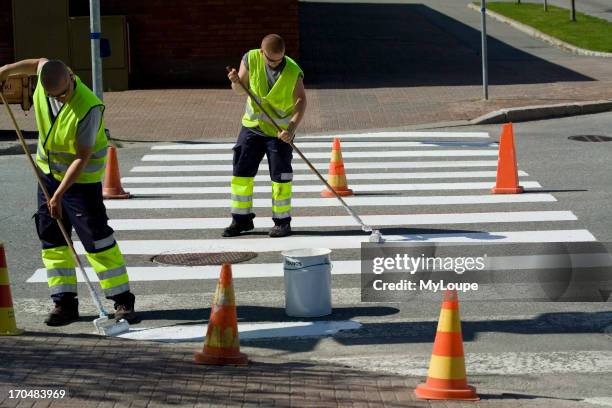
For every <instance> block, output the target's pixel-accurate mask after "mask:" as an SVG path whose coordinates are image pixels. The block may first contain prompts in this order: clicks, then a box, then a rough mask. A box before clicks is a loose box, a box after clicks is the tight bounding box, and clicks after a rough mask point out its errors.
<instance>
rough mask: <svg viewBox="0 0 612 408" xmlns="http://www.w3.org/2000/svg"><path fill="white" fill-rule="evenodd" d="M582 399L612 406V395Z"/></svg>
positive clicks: (590, 402)
mask: <svg viewBox="0 0 612 408" xmlns="http://www.w3.org/2000/svg"><path fill="white" fill-rule="evenodd" d="M582 401H584V402H586V403H588V404H592V405H598V406H600V407H612V397H594V398H587V399H583V400H582Z"/></svg>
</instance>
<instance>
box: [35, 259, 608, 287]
mask: <svg viewBox="0 0 612 408" xmlns="http://www.w3.org/2000/svg"><path fill="white" fill-rule="evenodd" d="M569 261H570V262H571V266H573V267H574V268H600V267H609V266H612V255H610V254H609V253H589V254H569ZM485 265H486V270H492V271H507V270H528V269H535V270H541V269H544V268H546V269H553V268H564V267H567V266H569V265H570V264H569V263H568V257H567V256H565V255H520V256H503V257H493V256H491V257H487V258H486V261H485ZM85 270H86V272H87V276H88V277H89V279H90V280H91V281H92V282H98V277H97V275H96V273H95V272H94V270H93V269H92V268H85ZM331 273H332V275H358V274H360V273H361V261H359V260H357V261H333V268H332V269H331ZM128 274H129V276H130V281H132V282H153V281H167V280H172V281H174V280H191V279H193V280H198V279H217V278H218V277H219V267H218V266H170V265H169V266H148V267H146V266H143V267H141V266H134V267H129V268H128ZM232 275H233V277H234V279H245V278H279V277H282V276H284V271H283V264H282V263H280V262H279V263H266V264H235V265H232ZM77 280H78V282H81V283H82V282H85V281H84V280H83V278H82V277H81V276H80V274H77ZM26 282H27V283H43V282H47V273H46V271H45V269H44V268H41V269H37V270H36V272H34V274H33V275H32V276H31V277H30V278H29V279H28V280H27V281H26Z"/></svg>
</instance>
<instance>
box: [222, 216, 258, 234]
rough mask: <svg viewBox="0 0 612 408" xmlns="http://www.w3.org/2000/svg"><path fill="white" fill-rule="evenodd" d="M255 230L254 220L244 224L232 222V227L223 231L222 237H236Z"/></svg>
mask: <svg viewBox="0 0 612 408" xmlns="http://www.w3.org/2000/svg"><path fill="white" fill-rule="evenodd" d="M253 228H255V225H253V220H248V221H244V222H238V221H236V220H232V223H231V224H230V226H229V227H227V228H226V229H224V230H223V234H222V236H224V237H236V236H238V235H240V233H241V232H245V231H250V230H252V229H253Z"/></svg>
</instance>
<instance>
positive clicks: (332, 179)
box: [321, 138, 353, 197]
mask: <svg viewBox="0 0 612 408" xmlns="http://www.w3.org/2000/svg"><path fill="white" fill-rule="evenodd" d="M327 183H328V184H329V185H330V186H331V187H332V188H333V189H334V191H335V192H336V193H338V195H340V196H343V197H344V196H352V195H353V190H351V189H350V188H348V184H347V182H346V171H345V170H344V161H343V160H342V151H341V150H340V139H338V138H335V139H334V143H333V144H332V151H331V160H330V162H329V173H328V176H327ZM321 197H335V196H334V193H332V192H331V191H329V190H328V189H327V188H326V189H324V190H323V191H321Z"/></svg>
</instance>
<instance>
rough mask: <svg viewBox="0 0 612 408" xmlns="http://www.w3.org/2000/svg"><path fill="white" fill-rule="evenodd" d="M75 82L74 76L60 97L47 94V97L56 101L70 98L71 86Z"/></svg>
mask: <svg viewBox="0 0 612 408" xmlns="http://www.w3.org/2000/svg"><path fill="white" fill-rule="evenodd" d="M73 82H74V78H72V75H71V76H70V81H68V86H67V87H66V89H65V90H64V91H63V92H62V93H60V94H59V95H51V94H48V93H47V96H48V97H49V98H55V99H63V98H65V97H66V96H68V94H69V93H70V85H72V83H73Z"/></svg>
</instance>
